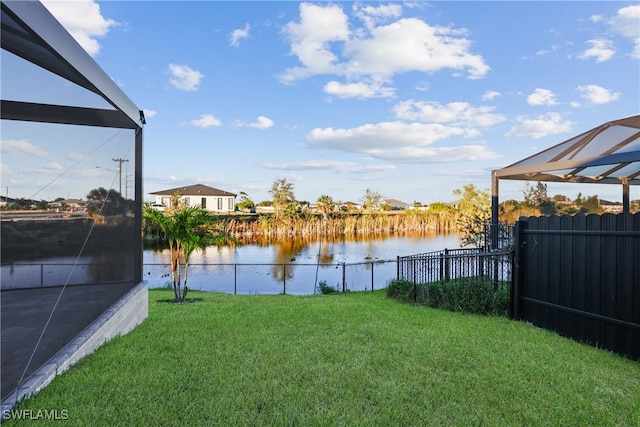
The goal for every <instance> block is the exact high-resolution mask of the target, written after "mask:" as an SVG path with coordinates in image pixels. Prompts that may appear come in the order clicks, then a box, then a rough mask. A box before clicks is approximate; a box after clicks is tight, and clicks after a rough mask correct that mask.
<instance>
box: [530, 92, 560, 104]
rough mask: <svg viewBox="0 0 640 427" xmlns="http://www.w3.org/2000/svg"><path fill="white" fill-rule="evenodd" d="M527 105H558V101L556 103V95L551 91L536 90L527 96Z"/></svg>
mask: <svg viewBox="0 0 640 427" xmlns="http://www.w3.org/2000/svg"><path fill="white" fill-rule="evenodd" d="M527 104H529V105H533V106H536V107H538V106H542V105H558V101H556V94H555V93H553V92H552V91H550V90H549V89H540V88H536V90H534V91H533V93H532V94H530V95H529V96H527Z"/></svg>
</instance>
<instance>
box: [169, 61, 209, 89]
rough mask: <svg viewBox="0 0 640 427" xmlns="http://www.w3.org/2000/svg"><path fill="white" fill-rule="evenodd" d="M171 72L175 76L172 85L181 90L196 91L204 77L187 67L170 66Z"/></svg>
mask: <svg viewBox="0 0 640 427" xmlns="http://www.w3.org/2000/svg"><path fill="white" fill-rule="evenodd" d="M169 71H170V72H171V75H172V76H173V78H172V79H170V80H169V82H171V84H172V85H173V86H174V87H175V88H176V89H180V90H186V91H194V90H197V89H198V85H199V84H200V82H201V81H202V78H203V77H204V75H202V74H201V73H200V72H199V71H197V70H194V69H192V68H190V67H188V66H186V65H176V64H169Z"/></svg>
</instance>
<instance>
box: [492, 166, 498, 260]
mask: <svg viewBox="0 0 640 427" xmlns="http://www.w3.org/2000/svg"><path fill="white" fill-rule="evenodd" d="M498 182H499V180H498V174H497V172H496V171H495V170H493V171H491V230H490V231H491V250H492V251H497V250H498V223H499V222H500V221H499V219H498V203H499V200H498Z"/></svg>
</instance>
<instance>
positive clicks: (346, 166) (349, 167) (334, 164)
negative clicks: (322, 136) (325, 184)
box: [262, 160, 396, 173]
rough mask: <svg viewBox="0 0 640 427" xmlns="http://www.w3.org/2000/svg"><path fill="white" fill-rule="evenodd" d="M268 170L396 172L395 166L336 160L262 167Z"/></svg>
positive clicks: (271, 164) (266, 164)
mask: <svg viewBox="0 0 640 427" xmlns="http://www.w3.org/2000/svg"><path fill="white" fill-rule="evenodd" d="M262 166H263V167H265V168H267V169H280V170H330V171H335V172H338V173H372V172H389V171H393V170H396V166H394V165H371V166H361V165H359V164H358V163H355V162H341V161H334V160H309V161H306V162H292V163H272V162H268V163H264V164H263V165H262Z"/></svg>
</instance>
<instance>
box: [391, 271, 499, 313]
mask: <svg viewBox="0 0 640 427" xmlns="http://www.w3.org/2000/svg"><path fill="white" fill-rule="evenodd" d="M387 297H388V298H391V299H395V300H397V301H399V302H402V303H408V304H415V305H422V306H426V307H431V308H439V309H443V310H448V311H454V312H455V311H461V312H465V313H471V314H482V315H492V316H508V315H509V282H504V281H500V282H498V283H497V284H496V283H494V282H493V281H492V280H489V279H487V278H485V277H463V278H459V279H454V280H440V281H436V282H432V283H413V282H411V281H409V280H392V281H390V282H389V285H388V286H387Z"/></svg>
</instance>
